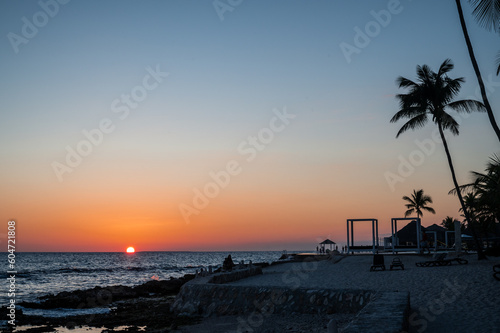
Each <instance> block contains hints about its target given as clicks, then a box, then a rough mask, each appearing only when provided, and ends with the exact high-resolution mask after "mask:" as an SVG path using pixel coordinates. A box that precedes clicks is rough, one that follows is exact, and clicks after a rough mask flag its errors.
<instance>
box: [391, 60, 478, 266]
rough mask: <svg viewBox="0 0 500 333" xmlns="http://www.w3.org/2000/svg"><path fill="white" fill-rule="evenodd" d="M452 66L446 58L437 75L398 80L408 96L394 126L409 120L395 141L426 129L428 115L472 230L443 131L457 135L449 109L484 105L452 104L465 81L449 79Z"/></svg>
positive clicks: (423, 72)
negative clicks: (412, 132) (407, 132)
mask: <svg viewBox="0 0 500 333" xmlns="http://www.w3.org/2000/svg"><path fill="white" fill-rule="evenodd" d="M453 67H454V66H453V63H452V62H451V60H450V59H446V60H445V61H444V62H443V63H442V64H441V66H440V67H439V71H438V72H437V73H435V72H433V71H432V70H431V69H430V68H429V66H427V65H423V66H417V77H418V81H417V82H413V81H412V80H409V79H407V78H404V77H399V78H398V79H397V81H396V82H397V83H398V84H399V88H407V89H409V92H408V93H407V94H398V95H397V96H396V97H397V98H398V99H399V105H400V108H401V109H400V110H399V111H398V112H397V113H396V114H395V115H394V116H393V117H392V119H391V123H394V122H397V121H398V120H400V119H404V118H407V119H409V120H408V121H407V122H406V123H405V124H404V125H403V127H401V129H400V130H399V132H398V134H397V135H396V138H397V137H399V135H401V134H402V133H404V132H406V131H407V130H409V129H412V130H413V129H417V128H420V127H423V126H424V125H425V124H426V123H427V122H428V121H429V116H431V117H432V121H433V122H434V123H435V124H436V125H437V127H438V130H439V135H440V137H441V140H442V142H443V146H444V150H445V153H446V157H447V159H448V165H449V167H450V172H451V177H452V179H453V184H454V185H455V188H456V189H457V196H458V199H459V201H460V205H461V206H462V208H463V209H464V213H465V215H466V220H467V223H468V225H469V226H471V227H473V226H472V224H471V222H470V219H469V216H468V212H467V210H466V209H465V203H464V199H463V197H462V194H461V193H460V191H459V190H458V189H459V185H458V181H457V177H456V175H455V168H454V166H453V161H452V159H451V154H450V150H449V148H448V143H447V142H446V138H445V136H444V130H449V131H450V132H451V133H452V134H454V135H458V133H459V131H458V128H459V125H458V123H457V122H456V120H455V119H453V117H452V116H451V115H450V114H448V113H447V112H446V110H447V109H453V110H455V111H457V112H472V111H474V110H477V111H483V109H484V105H483V104H482V103H481V102H479V101H475V100H459V101H453V99H454V97H455V96H456V95H457V94H458V92H459V91H460V87H461V84H462V83H463V82H465V80H464V78H462V77H460V78H456V79H452V78H450V77H448V75H447V73H448V72H449V71H451V70H452V69H453ZM471 229H472V231H473V237H474V240H475V241H476V246H477V248H478V258H479V259H485V258H486V257H485V256H484V253H483V252H482V250H481V248H480V246H479V241H478V239H477V236H476V234H475V232H474V229H473V228H471Z"/></svg>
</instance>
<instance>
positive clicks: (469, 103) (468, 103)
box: [448, 99, 486, 113]
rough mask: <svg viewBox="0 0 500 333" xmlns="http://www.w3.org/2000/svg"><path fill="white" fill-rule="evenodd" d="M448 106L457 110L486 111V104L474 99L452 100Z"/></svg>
mask: <svg viewBox="0 0 500 333" xmlns="http://www.w3.org/2000/svg"><path fill="white" fill-rule="evenodd" d="M448 106H449V107H450V108H452V109H453V110H455V111H457V112H466V113H470V112H472V111H479V112H486V108H485V106H484V104H483V103H481V102H480V101H476V100H473V99H462V100H460V101H455V102H451V103H449V104H448Z"/></svg>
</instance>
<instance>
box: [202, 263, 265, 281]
mask: <svg viewBox="0 0 500 333" xmlns="http://www.w3.org/2000/svg"><path fill="white" fill-rule="evenodd" d="M259 274H262V268H261V267H257V266H253V267H249V268H245V269H237V270H233V271H231V272H226V273H219V274H214V275H212V276H211V277H210V279H209V280H208V283H216V284H220V283H228V282H233V281H238V280H241V279H244V278H247V277H250V276H254V275H259Z"/></svg>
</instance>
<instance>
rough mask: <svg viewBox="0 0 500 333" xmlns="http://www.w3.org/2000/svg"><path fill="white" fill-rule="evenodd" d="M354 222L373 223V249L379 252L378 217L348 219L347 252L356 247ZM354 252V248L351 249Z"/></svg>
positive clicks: (374, 251)
mask: <svg viewBox="0 0 500 333" xmlns="http://www.w3.org/2000/svg"><path fill="white" fill-rule="evenodd" d="M354 222H371V223H372V251H373V253H374V254H375V253H377V251H378V247H379V243H378V220H377V219H348V220H347V253H349V251H350V250H351V247H354ZM349 224H350V228H349ZM351 252H352V253H354V249H353V250H351Z"/></svg>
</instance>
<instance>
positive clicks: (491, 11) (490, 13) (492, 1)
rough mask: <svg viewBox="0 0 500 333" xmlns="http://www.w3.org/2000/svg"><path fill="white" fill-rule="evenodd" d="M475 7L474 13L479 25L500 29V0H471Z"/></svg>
mask: <svg viewBox="0 0 500 333" xmlns="http://www.w3.org/2000/svg"><path fill="white" fill-rule="evenodd" d="M469 2H470V3H471V4H472V6H473V7H474V10H473V11H472V14H473V15H474V16H475V17H476V20H477V21H478V23H479V25H480V26H482V27H483V28H486V29H488V30H490V31H496V32H498V31H499V28H500V27H499V22H500V0H469Z"/></svg>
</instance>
